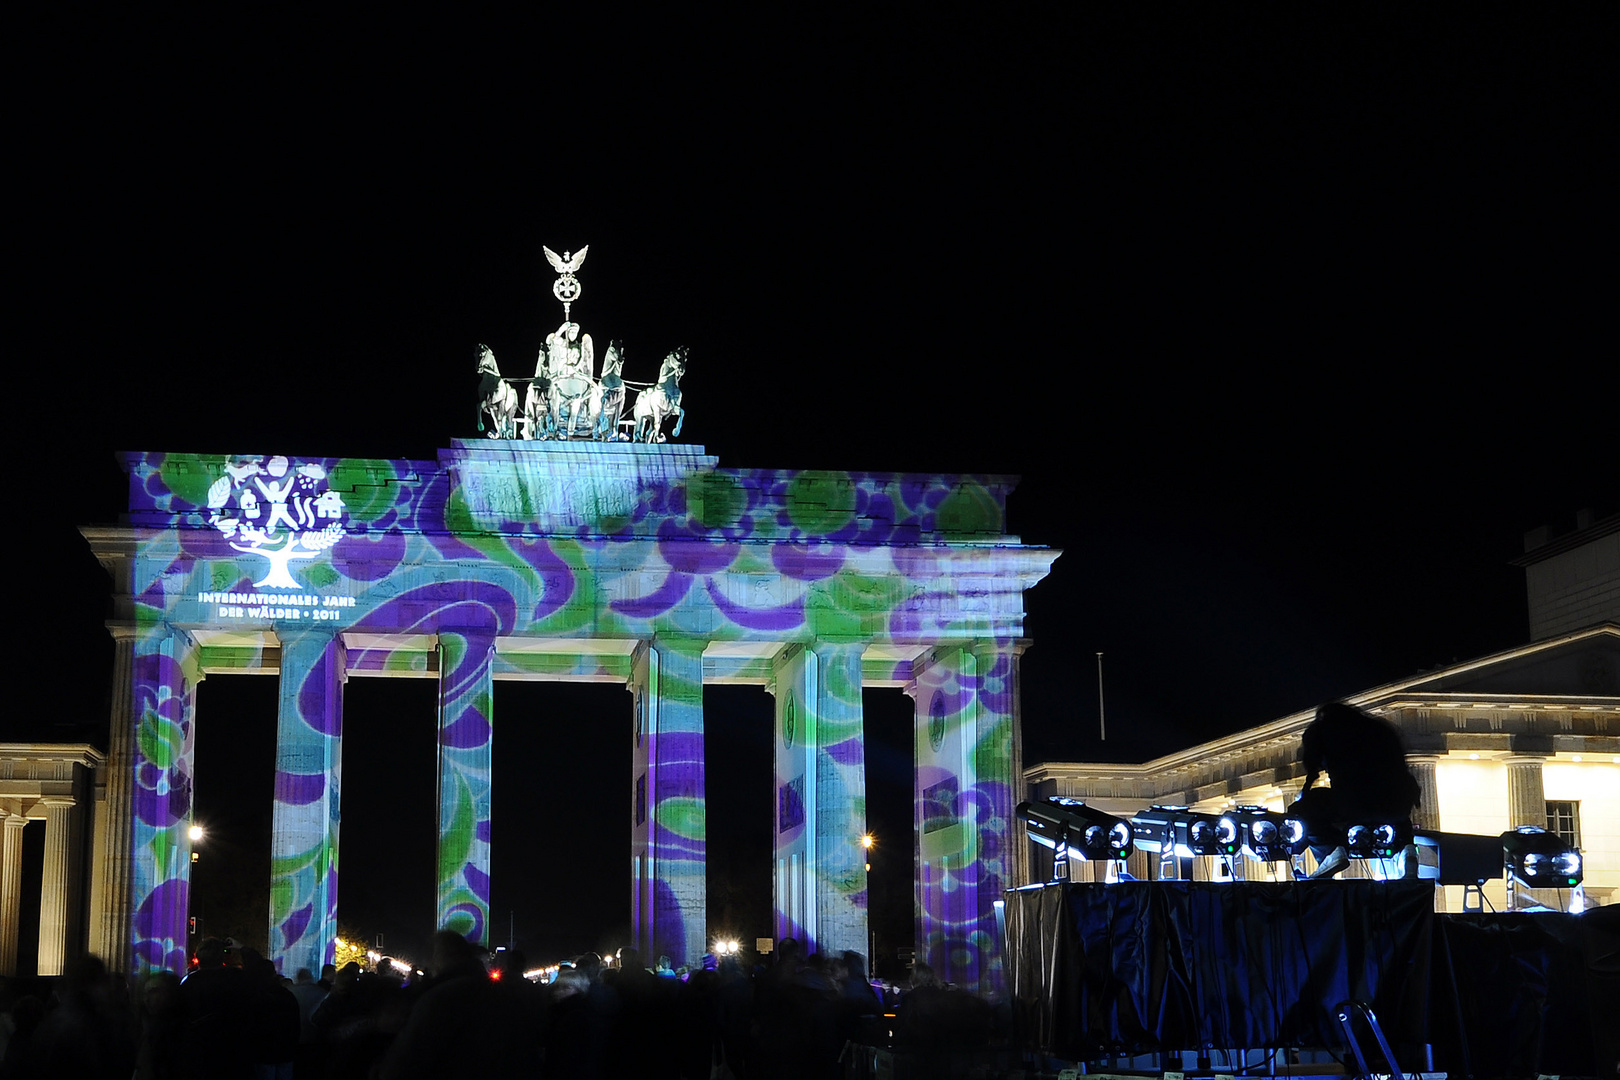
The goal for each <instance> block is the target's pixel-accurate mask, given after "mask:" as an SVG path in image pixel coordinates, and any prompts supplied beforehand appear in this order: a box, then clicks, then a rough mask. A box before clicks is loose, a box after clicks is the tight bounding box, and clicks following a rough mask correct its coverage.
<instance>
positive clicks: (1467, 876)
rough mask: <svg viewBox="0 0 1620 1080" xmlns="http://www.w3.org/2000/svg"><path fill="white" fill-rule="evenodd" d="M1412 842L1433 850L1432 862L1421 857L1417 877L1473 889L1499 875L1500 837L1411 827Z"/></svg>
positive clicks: (1500, 861)
mask: <svg viewBox="0 0 1620 1080" xmlns="http://www.w3.org/2000/svg"><path fill="white" fill-rule="evenodd" d="M1412 842H1413V843H1415V844H1416V845H1417V846H1418V847H1419V848H1428V849H1429V850H1431V851H1433V852H1434V859H1433V866H1429V865H1426V864H1425V863H1424V862H1423V861H1422V860H1421V859H1420V861H1419V864H1418V877H1420V878H1426V879H1430V880H1432V881H1434V883H1435V884H1437V885H1463V886H1467V887H1471V888H1474V889H1477V888H1479V887H1480V886H1481V885H1484V884H1485V882H1487V881H1490V880H1492V879H1493V878H1499V877H1501V876H1502V861H1503V860H1502V847H1503V845H1502V840H1501V838H1500V837H1496V836H1476V835H1474V834H1473V833H1448V832H1440V831H1439V830H1437V829H1415V830H1413V836H1412Z"/></svg>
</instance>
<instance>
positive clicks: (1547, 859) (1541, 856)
mask: <svg viewBox="0 0 1620 1080" xmlns="http://www.w3.org/2000/svg"><path fill="white" fill-rule="evenodd" d="M1501 839H1502V867H1503V869H1504V870H1505V871H1506V872H1507V873H1508V874H1509V875H1510V876H1512V877H1513V878H1515V879H1517V880H1518V881H1519V882H1520V883H1522V884H1523V885H1525V886H1526V887H1527V888H1531V889H1568V888H1571V887H1573V886H1576V885H1579V884H1580V883H1581V882H1582V881H1583V880H1585V877H1586V875H1585V872H1584V870H1583V868H1582V866H1581V853H1580V852H1578V851H1576V850H1575V849H1574V848H1572V847H1570V846H1569V845H1568V844H1566V843H1564V841H1563V840H1562V839H1561V838H1560V837H1559V836H1558V835H1557V834H1556V833H1550V832H1548V831H1547V830H1546V829H1543V828H1539V827H1538V826H1535V825H1520V826H1519V827H1518V828H1517V829H1514V830H1512V831H1511V832H1505V833H1503V834H1502V838H1501Z"/></svg>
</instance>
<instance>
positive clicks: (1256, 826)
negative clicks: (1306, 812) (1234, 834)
mask: <svg viewBox="0 0 1620 1080" xmlns="http://www.w3.org/2000/svg"><path fill="white" fill-rule="evenodd" d="M1232 817H1234V818H1235V819H1236V820H1237V824H1238V834H1239V837H1240V839H1241V841H1242V844H1243V853H1244V854H1245V855H1247V856H1248V857H1249V858H1251V859H1254V860H1255V861H1257V862H1279V861H1281V860H1283V859H1286V858H1288V857H1289V856H1290V855H1292V854H1293V853H1294V852H1293V850H1292V845H1291V844H1290V842H1289V840H1288V818H1286V817H1284V816H1283V815H1282V814H1279V813H1277V812H1276V811H1275V810H1267V809H1266V808H1265V807H1263V806H1239V807H1236V808H1235V809H1234V810H1233V811H1232ZM1304 838H1305V836H1304V831H1303V829H1301V831H1300V840H1301V841H1303V840H1304Z"/></svg>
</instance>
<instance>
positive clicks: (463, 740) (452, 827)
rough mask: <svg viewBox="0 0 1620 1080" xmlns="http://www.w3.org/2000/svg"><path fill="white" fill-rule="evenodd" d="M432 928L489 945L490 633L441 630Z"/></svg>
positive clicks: (492, 691)
mask: <svg viewBox="0 0 1620 1080" xmlns="http://www.w3.org/2000/svg"><path fill="white" fill-rule="evenodd" d="M439 645H440V647H441V649H442V650H443V652H442V654H441V658H440V662H439V710H440V711H439V859H438V866H439V900H438V909H439V914H438V925H439V927H440V928H441V929H446V930H454V931H455V932H456V933H458V934H461V935H462V936H463V937H465V938H466V939H467V940H468V941H471V942H473V943H474V944H478V945H486V946H487V945H488V944H489V842H490V814H489V809H490V770H491V766H492V764H493V762H494V742H493V735H494V726H493V720H494V715H495V711H494V704H495V681H494V675H493V666H492V664H493V660H494V656H495V635H494V632H493V631H492V630H478V629H470V630H440V632H439Z"/></svg>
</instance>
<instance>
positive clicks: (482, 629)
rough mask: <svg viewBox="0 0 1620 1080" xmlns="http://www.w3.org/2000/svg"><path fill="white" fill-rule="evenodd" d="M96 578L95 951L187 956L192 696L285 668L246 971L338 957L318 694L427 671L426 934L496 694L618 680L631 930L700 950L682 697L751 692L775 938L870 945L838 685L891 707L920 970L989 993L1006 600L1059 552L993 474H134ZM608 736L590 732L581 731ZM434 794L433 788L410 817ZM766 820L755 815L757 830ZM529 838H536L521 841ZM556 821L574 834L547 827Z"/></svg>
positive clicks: (693, 778)
mask: <svg viewBox="0 0 1620 1080" xmlns="http://www.w3.org/2000/svg"><path fill="white" fill-rule="evenodd" d="M124 463H125V468H126V470H127V471H128V474H129V478H130V501H129V515H128V519H127V524H124V525H119V526H110V527H88V528H86V529H84V530H83V532H84V535H85V537H86V538H87V539H88V540H89V541H90V544H91V547H92V549H93V550H94V552H95V553H96V555H97V557H98V558H99V559H100V560H101V562H102V564H103V565H104V566H105V567H106V568H107V569H108V571H109V572H110V573H111V574H112V577H113V580H114V608H115V618H114V621H113V623H112V624H111V629H112V632H113V635H114V637H115V639H116V641H117V645H118V652H117V657H118V660H117V664H118V667H117V671H116V673H115V676H114V687H113V690H114V704H113V725H112V735H111V741H110V748H109V754H108V758H109V760H108V765H107V768H106V770H105V772H106V776H107V782H106V789H105V790H106V795H105V806H106V810H107V812H106V814H105V816H104V820H103V821H102V823H101V825H100V827H99V828H98V831H97V846H96V855H95V863H96V865H97V866H101V867H111V868H119V869H118V872H117V873H114V872H111V871H108V872H105V873H102V874H101V875H100V876H98V877H97V879H96V888H95V892H96V895H95V898H94V902H93V905H92V907H93V909H94V910H95V911H96V912H97V913H98V917H97V918H96V919H94V920H92V927H91V935H90V939H89V947H90V948H91V949H92V950H93V951H95V952H97V953H98V954H100V955H103V956H106V957H107V958H109V961H110V962H111V963H112V964H113V966H115V967H117V968H120V969H122V970H128V971H134V972H139V971H143V970H151V969H155V968H170V969H175V970H178V969H180V968H181V967H182V965H183V964H184V962H185V955H186V946H187V941H186V912H187V903H188V885H189V874H190V840H189V838H188V835H187V827H188V826H189V824H190V822H191V816H192V802H191V791H192V769H193V760H194V754H193V746H194V738H195V730H196V726H197V725H198V724H204V725H206V724H207V723H208V722H209V721H208V718H207V717H199V716H198V715H197V709H196V700H195V699H196V687H197V684H198V682H199V681H200V680H202V679H204V678H207V677H210V676H211V675H219V674H226V673H230V672H258V673H275V674H277V675H278V676H279V678H280V685H281V690H280V710H279V719H278V726H277V736H276V763H275V768H276V779H275V802H274V807H273V821H272V835H271V854H272V873H271V875H270V878H269V880H268V881H267V882H266V885H267V888H268V889H269V890H270V911H271V915H270V924H271V925H270V935H269V940H270V952H271V955H272V957H273V958H274V960H275V962H276V963H277V965H278V966H279V967H280V968H281V970H283V971H285V972H291V971H293V970H296V969H297V968H300V967H309V968H311V969H318V968H319V966H320V965H321V964H322V963H324V962H329V961H330V960H331V959H332V956H333V945H334V941H335V937H336V914H337V908H338V902H339V901H338V890H339V881H340V876H339V867H340V864H341V860H340V851H341V847H340V827H339V826H340V820H341V815H340V812H339V806H340V798H341V791H342V772H343V769H342V764H343V763H342V756H343V755H342V714H343V688H344V685H345V683H346V681H347V680H348V679H351V678H366V677H419V678H430V679H436V680H437V681H438V684H439V687H440V692H439V711H440V720H439V740H438V741H439V752H440V769H439V775H440V783H439V790H438V792H437V793H436V797H437V799H438V800H439V805H440V813H439V820H440V829H439V850H438V860H437V865H438V876H439V890H438V892H439V902H438V915H437V924H438V925H439V926H443V927H448V928H450V929H454V930H456V931H458V932H461V933H463V934H465V935H466V936H468V937H469V938H470V939H472V940H475V941H481V940H486V939H487V936H488V916H489V896H490V891H489V887H490V875H491V873H492V860H491V851H492V848H493V846H494V845H495V844H497V843H498V840H499V836H500V835H501V830H502V829H503V828H505V827H506V826H505V825H503V824H502V823H498V822H492V821H491V819H490V784H491V761H492V754H493V753H494V745H493V737H492V732H493V725H492V723H491V719H492V716H493V701H494V695H493V685H494V682H495V681H497V680H502V679H523V680H547V679H550V680H571V681H598V682H608V683H616V684H618V685H622V686H624V687H625V688H626V689H627V690H628V691H629V692H630V695H631V696H630V700H629V701H627V703H626V704H627V706H628V709H627V713H628V714H629V715H630V716H633V723H634V725H635V727H634V731H635V737H634V750H633V761H632V762H631V766H632V769H631V775H632V779H631V784H630V789H629V790H628V791H627V792H626V793H625V795H626V798H625V812H626V813H628V814H630V815H631V820H632V823H633V825H632V844H631V851H630V852H629V853H628V859H627V865H628V867H629V868H630V882H629V889H630V893H631V902H632V903H631V908H632V916H631V918H632V926H633V932H634V934H635V937H636V944H637V945H638V946H639V947H640V948H641V949H642V950H643V951H644V952H645V953H648V954H650V955H658V954H660V953H667V954H668V955H670V956H671V957H672V958H673V959H675V960H676V962H678V963H679V962H695V961H696V960H697V959H698V957H699V956H700V955H701V954H702V953H703V952H704V951H705V950H706V948H707V943H708V932H707V926H706V919H705V899H704V897H705V887H706V886H705V883H706V878H705V859H706V835H707V828H706V819H705V815H706V811H705V796H704V791H705V783H706V778H705V771H704V726H703V687H704V686H705V685H707V684H711V683H728V682H729V683H748V684H754V685H759V686H763V687H765V688H766V689H767V690H768V691H770V692H771V694H772V695H773V697H774V700H775V706H774V722H775V729H776V731H775V736H776V737H775V755H774V757H775V773H776V775H775V780H776V790H777V799H776V806H775V808H774V810H775V818H776V821H775V828H774V836H775V842H774V852H773V862H774V875H773V876H774V882H775V907H776V916H775V918H776V927H775V931H776V936H777V937H787V936H793V937H797V938H799V939H800V940H802V941H806V942H807V943H808V944H809V945H810V947H811V948H814V949H817V950H820V951H822V952H828V951H831V952H834V953H836V952H837V951H839V950H842V949H854V950H857V951H863V950H864V948H865V944H866V941H867V923H866V915H867V912H866V906H867V890H866V873H865V869H864V867H865V860H864V852H863V851H862V849H861V847H860V837H861V836H862V834H863V833H865V832H866V811H865V751H864V748H863V736H862V723H863V715H862V703H861V690H862V688H863V687H865V686H891V687H899V688H902V689H904V690H905V691H906V692H907V693H908V694H910V695H911V696H912V698H913V699H914V701H915V702H916V725H915V734H916V746H917V761H916V795H915V804H916V807H917V811H916V813H917V829H918V834H919V837H918V843H917V850H918V851H919V858H918V860H917V863H916V870H915V874H916V877H915V889H916V896H917V904H918V907H917V910H918V922H917V946H918V951H919V954H920V955H922V956H924V957H926V958H927V959H928V960H929V961H930V962H931V963H934V964H935V965H936V966H937V967H939V968H940V969H941V970H942V971H943V972H944V973H945V974H946V975H947V977H949V978H952V979H954V980H956V981H958V982H961V983H964V984H968V985H974V986H978V987H980V988H983V989H990V988H993V987H994V986H996V985H997V984H998V982H999V978H1000V945H999V940H1000V939H999V935H998V934H997V933H996V915H995V903H996V901H997V900H999V899H1000V898H1001V896H1002V893H1003V890H1004V889H1005V888H1006V887H1007V886H1008V885H1009V884H1012V883H1014V882H1016V881H1019V880H1022V879H1023V877H1024V876H1026V875H1027V869H1026V868H1025V867H1023V866H1022V865H1021V858H1022V850H1023V849H1022V846H1021V845H1013V846H1010V847H1009V845H1007V844H1006V843H1005V837H1006V836H1007V835H1008V834H1009V832H1010V823H1011V821H1012V817H1013V808H1014V805H1015V803H1016V801H1017V799H1016V793H1017V791H1018V789H1019V779H1018V778H1019V777H1020V775H1021V774H1022V765H1021V761H1020V749H1019V745H1020V743H1019V729H1020V716H1019V708H1020V704H1019V693H1018V668H1019V658H1020V656H1021V654H1022V652H1023V650H1024V648H1025V646H1026V644H1027V642H1026V641H1025V639H1024V638H1023V636H1022V635H1023V617H1024V607H1023V592H1024V590H1025V589H1027V588H1030V587H1032V586H1033V585H1035V584H1036V583H1037V582H1038V581H1040V580H1041V578H1043V577H1044V576H1045V575H1046V573H1047V572H1048V570H1049V568H1050V567H1051V564H1052V561H1053V560H1054V559H1055V558H1056V557H1057V555H1058V553H1057V552H1056V551H1054V550H1052V549H1048V548H1041V547H1034V546H1029V545H1024V544H1022V543H1021V542H1020V541H1019V539H1018V538H1017V537H1014V536H1009V535H1007V534H1006V532H1005V506H1006V496H1007V494H1008V492H1009V491H1011V489H1012V487H1013V483H1014V481H1013V480H1012V479H1011V478H1007V477H997V476H968V475H949V476H942V475H910V474H896V473H851V472H815V471H789V470H772V469H746V470H745V469H729V468H721V467H720V466H719V464H718V462H717V461H716V459H714V458H713V457H709V456H707V455H706V454H705V453H704V451H703V448H702V447H695V446H679V445H674V444H659V443H654V444H638V443H622V442H619V443H594V442H585V443H571V442H561V441H553V442H540V441H535V442H530V441H524V440H506V439H492V440H468V441H459V440H458V441H456V442H455V443H454V444H453V445H452V447H451V448H450V449H448V450H445V451H441V453H440V455H439V458H438V460H436V461H396V460H380V459H377V460H373V459H364V460H361V459H335V458H302V459H291V458H287V457H283V456H279V455H277V456H262V455H257V456H235V457H229V456H220V455H214V456H210V455H196V454H157V453H149V454H148V453H138V454H130V455H127V456H126V458H125V462H124ZM604 722H613V721H611V719H608V718H604ZM426 797H435V796H426ZM762 812H766V813H769V812H771V811H769V810H765V809H764V808H762ZM522 827H523V828H542V829H543V828H546V827H548V823H544V822H533V823H523V826H522ZM552 827H559V828H560V827H567V826H566V824H565V823H563V822H557V823H555V824H554V825H553V826H552Z"/></svg>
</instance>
